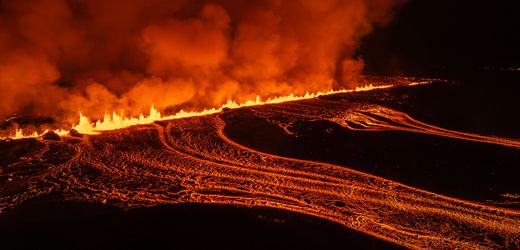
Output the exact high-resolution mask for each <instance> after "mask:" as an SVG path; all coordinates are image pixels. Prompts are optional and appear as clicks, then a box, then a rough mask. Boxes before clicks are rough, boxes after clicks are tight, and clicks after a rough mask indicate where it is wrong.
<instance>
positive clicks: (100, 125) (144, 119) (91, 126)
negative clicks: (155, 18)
mask: <svg viewBox="0 0 520 250" xmlns="http://www.w3.org/2000/svg"><path fill="white" fill-rule="evenodd" d="M429 82H430V81H424V80H423V81H413V82H411V83H410V85H418V84H426V83H429ZM390 87H392V85H378V86H374V85H372V84H369V85H366V86H363V87H357V88H355V89H342V90H329V91H324V92H321V91H320V92H316V93H306V94H305V95H301V96H298V95H294V94H291V95H288V96H280V97H275V98H269V99H267V100H265V101H263V100H262V99H261V98H260V96H257V97H256V99H255V100H249V101H246V102H244V103H236V102H235V101H231V100H229V101H228V102H227V103H225V104H223V105H222V106H221V107H218V108H211V109H204V110H202V111H184V110H181V111H179V112H177V113H175V114H173V115H167V116H162V115H161V113H160V112H159V111H157V110H156V109H155V108H154V107H153V106H152V107H151V108H150V112H149V114H148V116H144V114H141V115H140V116H139V117H137V118H136V117H124V116H123V115H120V114H117V113H116V112H113V113H112V115H109V114H105V116H104V118H103V119H102V120H99V121H95V122H93V123H92V122H91V119H89V118H88V117H86V116H84V115H83V114H81V113H80V115H79V123H78V124H76V125H73V126H72V129H74V130H76V131H77V132H79V133H82V134H97V133H99V132H100V131H108V130H114V129H121V128H126V127H130V126H134V125H144V124H150V123H153V122H155V121H161V120H170V119H179V118H186V117H195V116H203V115H210V114H215V113H219V112H221V111H222V110H223V109H225V108H228V109H236V108H241V107H250V106H257V105H266V104H275V103H282V102H290V101H297V100H305V99H311V98H316V97H319V96H323V95H332V94H339V93H353V92H360V91H369V90H374V89H385V88H390ZM47 132H48V130H45V131H44V132H43V133H40V134H38V133H37V132H32V133H29V134H28V133H23V131H22V129H17V130H16V134H15V135H14V136H9V137H4V138H0V139H22V138H35V137H40V136H42V135H43V134H45V133H47ZM53 132H54V133H56V134H58V135H61V136H63V135H67V134H68V133H69V131H68V130H63V129H56V130H54V131H53Z"/></svg>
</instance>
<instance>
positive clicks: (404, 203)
mask: <svg viewBox="0 0 520 250" xmlns="http://www.w3.org/2000/svg"><path fill="white" fill-rule="evenodd" d="M247 109H249V110H251V111H253V112H254V113H255V115H257V116H259V117H267V118H269V119H270V122H272V123H274V124H277V125H279V126H280V127H284V128H287V125H290V124H291V123H292V122H295V121H297V120H309V119H320V120H327V121H331V122H335V123H336V124H339V125H341V126H343V128H344V129H349V130H354V131H357V130H365V131H384V130H399V131H408V132H414V133H426V134H432V135H436V136H442V137H450V138H457V139H461V140H471V141H474V142H485V143H493V144H498V145H503V146H507V147H512V148H515V149H518V148H520V142H519V141H515V140H510V139H498V138H494V137H486V136H480V135H475V134H469V133H462V132H457V131H452V130H448V129H443V128H439V127H435V126H431V125H428V124H425V123H422V122H419V121H416V120H414V119H413V118H411V117H409V116H407V115H406V114H403V113H401V112H398V111H395V110H392V109H389V108H385V107H382V106H377V105H367V104H362V103H350V102H345V101H341V100H329V99H324V98H316V99H308V100H302V101H298V102H289V103H282V104H274V105H265V106H258V107H249V108H247ZM229 112H236V111H229ZM223 114H225V113H218V114H211V115H207V116H198V117H190V118H185V119H174V120H168V121H157V122H155V123H153V124H149V125H142V126H134V127H130V128H126V129H120V130H114V131H107V132H103V133H101V134H98V135H86V136H83V137H82V138H75V137H64V138H63V140H62V141H38V140H34V139H26V140H27V143H28V144H30V143H33V144H36V145H39V147H37V148H38V149H37V150H34V151H33V152H32V153H31V152H28V153H27V155H25V156H24V157H20V158H19V159H18V160H16V161H14V162H11V163H10V164H9V165H7V166H2V169H4V172H3V174H2V177H6V176H10V177H9V178H10V181H4V182H3V190H4V191H2V192H1V196H0V209H2V210H5V209H6V208H9V207H14V206H16V205H17V204H19V203H21V202H22V201H24V200H26V199H28V198H31V197H37V196H41V195H44V194H46V193H49V192H53V191H55V192H60V193H62V194H63V195H64V197H66V198H67V199H70V200H79V201H90V202H98V203H107V202H110V203H111V204H114V205H116V206H120V207H123V208H132V207H141V206H153V205H157V204H176V203H186V202H193V203H211V204H228V205H238V206H245V207H252V206H261V207H269V208H276V209H284V210H288V211H293V212H298V213H303V214H308V215H312V216H317V217H320V218H324V219H327V220H330V221H334V222H337V223H340V224H343V225H345V226H346V227H348V228H352V229H355V230H358V231H361V232H364V233H367V234H370V235H373V236H375V237H378V238H381V239H385V240H388V241H391V242H395V243H398V244H401V245H403V246H406V247H411V248H436V249H437V248H465V249H470V248H471V249H474V248H498V247H504V246H507V247H511V248H518V247H519V246H520V245H519V244H520V226H519V220H520V212H519V211H517V210H515V209H510V208H504V207H494V206H489V205H484V204H479V203H476V202H468V201H464V200H461V199H455V198H450V197H447V196H443V195H439V194H435V193H432V192H427V191H423V190H420V189H417V188H413V187H410V186H407V185H403V184H400V183H398V182H394V181H390V180H387V179H384V178H380V177H377V176H373V175H370V174H366V173H362V172H359V171H356V170H352V169H350V168H348V166H339V165H333V164H328V163H320V162H313V161H308V160H300V159H292V158H288V157H281V156H277V155H272V154H268V153H264V152H259V151H257V150H254V149H252V148H248V147H245V146H243V145H240V144H238V143H237V142H235V141H233V140H231V139H230V138H229V137H228V136H226V134H224V128H225V127H226V123H225V121H224V119H223V118H222V115H223ZM289 130H290V129H288V132H289V133H290V131H289ZM35 166H38V167H35ZM31 167H32V168H36V169H37V170H38V171H26V169H28V168H31ZM3 179H5V178H3ZM3 179H2V180H3ZM22 180H23V181H22Z"/></svg>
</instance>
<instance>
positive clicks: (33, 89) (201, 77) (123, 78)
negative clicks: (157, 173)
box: [0, 0, 402, 122]
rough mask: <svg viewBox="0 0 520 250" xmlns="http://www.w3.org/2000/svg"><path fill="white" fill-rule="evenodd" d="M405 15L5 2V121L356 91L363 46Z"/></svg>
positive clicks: (364, 10) (343, 9) (365, 10)
mask: <svg viewBox="0 0 520 250" xmlns="http://www.w3.org/2000/svg"><path fill="white" fill-rule="evenodd" d="M401 3H402V0H290V1H284V0H264V1H239V0H213V1H211V0H207V1H206V0H134V1H125V0H88V1H87V0H21V1H7V0H6V1H0V56H1V60H0V87H1V90H2V91H0V117H5V116H7V115H10V114H13V113H21V114H38V115H44V116H51V117H55V118H59V119H61V120H63V121H67V122H73V121H74V119H77V114H78V112H82V113H84V114H86V115H88V116H90V117H93V118H100V117H102V115H103V114H104V113H105V112H112V111H113V110H116V111H119V110H125V112H126V113H127V114H132V115H135V114H137V113H140V112H143V111H146V110H148V109H149V108H150V106H151V105H154V106H155V107H156V108H158V109H159V110H167V111H168V110H170V111H176V110H178V109H181V108H184V109H186V108H203V107H213V106H216V105H220V104H222V103H224V102H226V101H227V100H228V99H232V100H236V101H245V100H248V99H252V98H254V97H256V95H260V96H262V97H270V96H275V95H286V94H289V93H298V94H303V93H305V92H307V91H309V92H312V91H318V90H327V89H331V88H333V87H335V88H341V87H352V85H353V84H355V82H356V78H357V76H359V74H360V72H361V70H362V68H363V63H362V60H361V59H360V58H359V57H357V56H356V48H357V46H358V44H359V41H360V38H362V37H363V36H364V35H366V34H367V33H369V32H370V31H371V29H372V27H373V26H374V25H384V24H385V23H387V22H388V21H389V20H390V18H391V14H392V12H393V11H394V10H395V8H396V7H398V6H399V5H400V4H401Z"/></svg>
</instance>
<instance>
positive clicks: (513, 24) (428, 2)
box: [359, 0, 520, 74]
mask: <svg viewBox="0 0 520 250" xmlns="http://www.w3.org/2000/svg"><path fill="white" fill-rule="evenodd" d="M516 2H517V1H514V0H513V1H506V0H502V1H500V0H499V1H457V0H410V1H409V2H408V3H407V4H406V5H404V6H403V7H402V9H401V10H400V12H399V13H398V14H397V15H396V16H395V18H394V20H393V22H392V23H391V24H390V25H389V26H387V27H385V28H382V29H381V28H377V29H376V30H375V31H374V32H373V33H372V34H371V35H370V36H368V37H366V38H365V39H364V40H363V43H362V46H361V48H360V50H359V53H360V54H361V55H362V57H363V58H364V59H365V62H366V68H365V71H366V72H367V73H380V74H406V73H410V74H414V73H418V72H425V73H426V72H427V73H431V72H438V71H439V70H480V69H483V68H484V67H491V68H501V67H502V68H507V67H511V66H514V67H515V68H517V67H520V35H519V34H518V33H519V32H520V8H518V7H517V5H519V4H518V3H516Z"/></svg>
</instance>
